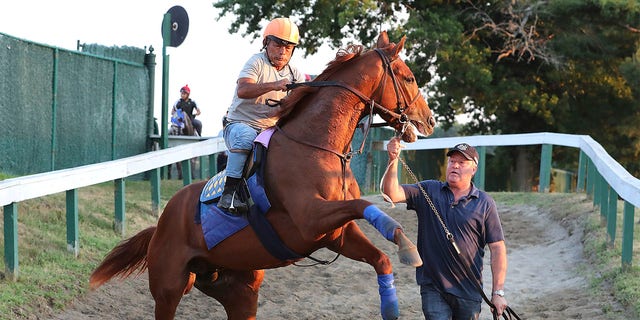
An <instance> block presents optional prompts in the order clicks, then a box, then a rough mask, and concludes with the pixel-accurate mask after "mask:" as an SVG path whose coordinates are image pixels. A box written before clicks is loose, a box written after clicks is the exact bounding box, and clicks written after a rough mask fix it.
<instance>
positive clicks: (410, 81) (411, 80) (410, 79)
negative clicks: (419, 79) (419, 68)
mask: <svg viewBox="0 0 640 320" xmlns="http://www.w3.org/2000/svg"><path fill="white" fill-rule="evenodd" d="M405 81H407V83H414V82H416V78H414V77H407V78H406V80H405Z"/></svg>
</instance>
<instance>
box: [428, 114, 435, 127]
mask: <svg viewBox="0 0 640 320" xmlns="http://www.w3.org/2000/svg"><path fill="white" fill-rule="evenodd" d="M429 124H430V125H431V126H432V127H435V126H436V119H435V118H434V117H433V116H430V117H429Z"/></svg>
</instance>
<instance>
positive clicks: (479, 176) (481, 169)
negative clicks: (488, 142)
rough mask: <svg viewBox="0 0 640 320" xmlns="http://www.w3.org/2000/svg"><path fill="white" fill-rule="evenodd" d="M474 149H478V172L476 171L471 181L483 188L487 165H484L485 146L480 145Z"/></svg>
mask: <svg viewBox="0 0 640 320" xmlns="http://www.w3.org/2000/svg"><path fill="white" fill-rule="evenodd" d="M476 149H477V150H478V156H479V157H480V159H478V172H476V175H475V177H474V179H473V182H474V183H475V184H476V187H478V188H479V189H482V190H484V186H485V184H484V181H485V169H486V167H487V165H486V163H487V161H486V158H487V157H486V156H487V147H485V146H480V147H478V148H476Z"/></svg>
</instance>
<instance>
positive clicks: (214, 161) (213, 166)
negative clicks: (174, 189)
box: [209, 153, 218, 178]
mask: <svg viewBox="0 0 640 320" xmlns="http://www.w3.org/2000/svg"><path fill="white" fill-rule="evenodd" d="M216 173H218V154H217V153H212V154H210V155H209V178H211V177H213V176H215V175H216Z"/></svg>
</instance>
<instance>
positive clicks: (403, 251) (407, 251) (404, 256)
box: [396, 231, 422, 267]
mask: <svg viewBox="0 0 640 320" xmlns="http://www.w3.org/2000/svg"><path fill="white" fill-rule="evenodd" d="M396 243H397V244H398V258H399V259H400V263H402V264H406V265H409V266H412V267H419V266H421V265H422V258H420V254H418V248H416V246H415V245H414V244H413V242H411V240H409V238H407V236H406V235H405V234H404V233H403V232H401V231H400V232H396Z"/></svg>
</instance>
